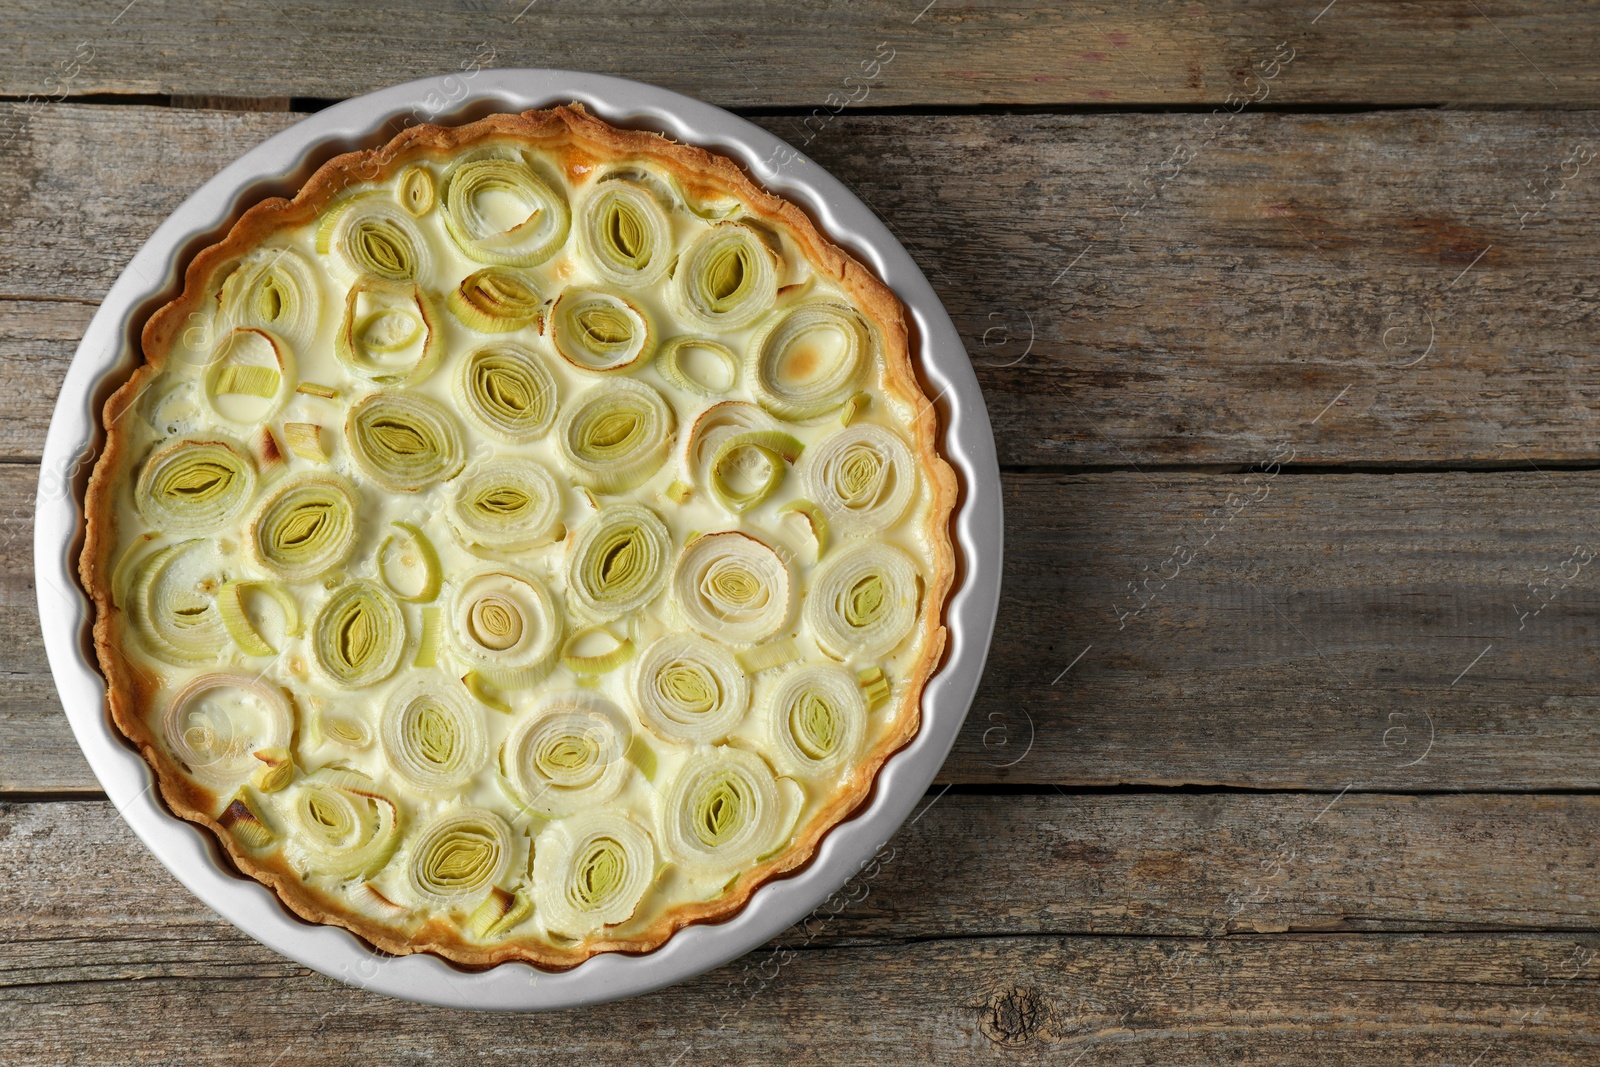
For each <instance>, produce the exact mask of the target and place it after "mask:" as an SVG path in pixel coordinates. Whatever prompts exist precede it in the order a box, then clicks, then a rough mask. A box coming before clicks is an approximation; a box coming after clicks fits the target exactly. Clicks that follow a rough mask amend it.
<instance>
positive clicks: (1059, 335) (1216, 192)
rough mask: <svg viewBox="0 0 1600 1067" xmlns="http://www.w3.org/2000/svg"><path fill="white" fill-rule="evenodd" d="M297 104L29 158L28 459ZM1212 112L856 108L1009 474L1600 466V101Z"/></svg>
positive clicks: (1, 258) (7, 217)
mask: <svg viewBox="0 0 1600 1067" xmlns="http://www.w3.org/2000/svg"><path fill="white" fill-rule="evenodd" d="M3 106H4V107H9V106H11V105H3ZM295 118H296V116H293V115H286V114H282V113H232V112H220V111H178V110H167V109H159V108H135V107H116V108H111V107H78V106H70V107H49V108H45V109H43V110H42V111H40V112H39V113H38V114H37V115H36V116H34V117H33V118H32V120H31V121H30V122H29V123H28V124H27V126H26V128H25V130H24V132H23V134H22V135H21V137H20V138H19V140H18V142H17V144H16V145H14V146H13V149H8V150H7V151H6V152H5V153H0V354H3V355H4V356H6V357H7V359H8V364H14V365H15V366H16V368H17V374H16V376H15V378H14V382H15V385H16V388H15V389H8V390H6V392H5V395H4V396H3V397H0V457H4V458H34V457H37V456H38V454H39V450H40V448H41V445H42V439H43V431H44V427H45V425H46V423H47V421H48V418H49V412H50V408H51V405H52V403H53V401H54V396H55V389H56V383H57V382H58V381H59V378H60V376H61V375H62V374H64V372H65V365H66V362H67V361H68V360H69V359H70V357H71V353H72V351H73V348H74V340H75V338H76V337H77V336H78V335H79V333H81V330H82V328H83V324H84V323H86V321H87V316H88V313H89V311H88V309H87V308H86V307H82V306H74V305H73V304H72V303H70V302H74V301H97V300H98V299H99V298H100V297H101V296H102V295H103V294H104V292H105V290H106V289H107V288H108V287H109V285H110V283H111V282H112V281H113V280H114V279H115V278H116V276H117V274H118V273H119V272H120V271H121V270H122V268H123V266H124V265H125V264H126V262H127V261H128V259H129V258H130V257H131V256H132V254H133V253H134V251H135V250H136V249H137V248H138V246H139V245H140V244H141V243H142V242H143V241H144V239H145V238H146V237H147V236H148V235H149V233H150V232H151V231H152V230H154V228H155V227H156V226H157V225H158V224H159V223H160V222H161V221H162V220H163V219H164V218H165V217H166V216H167V215H168V214H169V213H170V212H171V211H172V210H173V209H174V208H175V207H176V206H177V205H178V204H179V203H180V202H181V201H182V200H183V198H184V197H186V196H187V195H188V194H189V193H190V192H192V191H193V189H194V188H196V187H197V186H198V185H200V184H201V183H202V182H203V181H204V180H205V179H206V178H208V177H210V175H211V174H212V173H214V172H215V171H216V170H218V169H220V168H221V167H222V166H223V165H224V164H226V163H227V162H229V161H230V160H232V159H233V158H234V157H235V156H237V155H238V154H239V153H240V152H242V151H244V150H245V149H247V148H249V147H251V146H252V145H254V144H256V143H257V142H259V141H260V140H262V139H264V138H265V137H266V136H268V135H269V134H271V133H273V132H276V131H277V130H279V129H282V128H283V127H284V126H286V125H288V124H290V123H291V122H293V121H294V120H295ZM762 121H763V122H764V123H765V124H766V125H768V126H769V127H771V128H772V129H774V130H775V131H776V132H778V133H780V134H785V135H788V136H791V137H793V136H795V131H794V129H793V126H794V124H795V123H796V122H798V121H799V120H798V119H792V118H772V119H765V120H762ZM1208 121H1209V119H1208V117H1207V116H1200V115H1100V116H977V117H972V116H968V117H930V116H898V115H897V116H882V117H840V118H838V119H835V120H834V121H833V122H832V123H830V124H829V125H828V126H827V127H826V128H825V129H824V130H823V132H822V134H821V135H820V136H819V137H818V138H817V141H816V142H815V144H814V145H813V146H812V149H811V152H812V155H813V156H814V157H815V159H816V160H817V162H818V163H820V164H821V165H823V166H824V167H826V168H827V169H829V170H830V171H831V172H832V173H834V174H836V175H838V176H839V177H841V178H843V179H844V180H845V181H846V182H848V183H849V184H850V185H851V186H852V187H853V188H854V189H855V190H856V191H857V192H858V193H859V194H860V195H861V196H862V197H863V198H864V199H865V200H866V201H867V203H868V204H870V205H871V206H872V207H873V208H874V209H875V210H876V211H877V212H878V213H879V214H880V215H881V216H882V217H883V218H884V219H885V220H887V221H888V223H889V224H890V226H891V227H892V229H893V230H894V231H895V233H896V234H897V235H898V236H899V237H900V238H901V240H902V241H903V242H904V243H905V244H906V245H907V247H908V248H909V249H910V251H911V252H912V254H913V256H914V257H915V258H916V259H917V260H918V261H919V263H920V264H921V266H922V267H923V269H924V271H925V273H926V274H927V275H928V277H929V279H930V281H932V283H933V285H934V287H935V289H936V290H937V291H938V292H939V295H940V297H941V299H942V300H943V301H944V303H945V306H946V307H947V308H948V309H949V311H950V313H951V315H952V317H953V319H954V321H955V323H956V325H957V327H958V329H959V330H960V332H961V334H962V337H963V338H964V340H965V343H966V346H967V349H968V352H969V353H970V355H971V358H972V360H973V363H974V365H975V367H976V369H977V372H978V375H979V380H980V382H981V384H982V386H983V390H984V394H985V396H986V399H987V403H988V408H989V412H990V416H991V418H992V419H993V421H994V424H995V434H996V441H997V443H998V445H999V449H1000V455H1001V460H1002V462H1003V463H1006V464H1011V465H1073V466H1078V465H1097V466H1098V465H1114V466H1119V467H1127V466H1130V465H1141V466H1142V465H1146V464H1161V465H1174V464H1250V463H1255V462H1257V461H1259V460H1262V459H1264V458H1265V457H1266V456H1267V455H1268V454H1269V453H1270V451H1271V450H1272V448H1273V447H1274V446H1275V445H1276V444H1277V443H1278V442H1279V441H1282V440H1285V439H1290V440H1292V441H1293V444H1294V447H1295V450H1296V451H1295V455H1296V462H1298V463H1312V464H1318V463H1322V464H1341V463H1361V464H1381V465H1396V464H1413V465H1416V464H1426V465H1435V466H1437V465H1448V464H1508V463H1517V462H1522V461H1524V460H1527V461H1532V462H1536V463H1550V462H1586V463H1587V462H1595V461H1597V460H1600V445H1597V443H1596V442H1597V437H1596V435H1595V434H1594V432H1593V413H1594V411H1595V410H1596V409H1597V408H1600V385H1597V384H1596V380H1595V379H1594V376H1593V375H1591V374H1588V373H1587V372H1586V371H1587V368H1589V367H1591V366H1593V365H1594V364H1595V362H1596V361H1597V360H1600V341H1597V337H1596V334H1595V331H1594V330H1593V329H1592V328H1591V326H1592V323H1593V321H1594V319H1595V317H1596V314H1597V312H1600V287H1597V285H1596V283H1595V280H1594V279H1595V278H1596V277H1597V271H1596V269H1595V268H1596V252H1595V249H1594V243H1593V240H1592V234H1593V232H1594V229H1595V225H1596V222H1597V221H1600V194H1597V191H1596V190H1597V188H1600V187H1597V186H1595V184H1594V179H1595V177H1596V175H1595V171H1594V168H1595V166H1597V165H1600V134H1596V133H1595V132H1594V131H1595V122H1596V115H1594V114H1591V113H1587V112H1563V113H1556V112H1547V113H1539V114H1528V113H1455V114H1449V113H1443V114H1441V113H1423V112H1403V113H1375V114H1358V115H1341V116H1326V115H1324V116H1303V115H1287V114H1251V113H1248V112H1246V113H1245V114H1242V115H1240V116H1238V117H1237V118H1235V119H1233V120H1232V121H1231V122H1228V123H1226V124H1224V125H1219V126H1216V127H1214V128H1213V129H1211V130H1208V129H1207V123H1208ZM1174 153H1186V155H1182V156H1180V157H1179V158H1184V159H1190V161H1189V162H1187V163H1186V164H1184V165H1182V166H1181V167H1180V166H1179V164H1178V163H1176V162H1173V158H1174ZM1191 157H1192V158H1191ZM1580 160H1589V161H1590V162H1589V163H1587V164H1583V163H1580V162H1579V161H1580ZM1164 163H1165V164H1167V166H1166V167H1165V168H1163V166H1162V165H1163V164H1164ZM805 165H806V164H797V166H805ZM1175 169H1176V170H1177V173H1176V174H1174V173H1173V171H1174V170H1175ZM1567 175H1571V177H1570V179H1569V178H1568V177H1567ZM1544 186H1548V188H1544ZM1135 212H1136V213H1135ZM1080 256H1081V258H1080ZM1069 267H1070V268H1071V269H1070V270H1069V269H1067V268H1069ZM1063 272H1065V273H1063ZM3 297H13V298H17V299H3ZM60 301H68V302H69V303H66V304H61V303H59V302H60ZM1330 405H1331V407H1330Z"/></svg>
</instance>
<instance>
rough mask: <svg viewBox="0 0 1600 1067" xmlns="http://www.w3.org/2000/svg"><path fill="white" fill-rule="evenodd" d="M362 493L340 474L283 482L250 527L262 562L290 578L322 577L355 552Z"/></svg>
mask: <svg viewBox="0 0 1600 1067" xmlns="http://www.w3.org/2000/svg"><path fill="white" fill-rule="evenodd" d="M359 510H360V497H359V496H358V495H357V493H356V489H355V486H353V485H351V484H350V483H349V481H347V480H346V479H344V478H341V477H339V476H338V475H337V474H302V475H298V476H296V477H292V478H288V479H286V480H284V481H282V482H280V483H279V484H278V486H277V487H276V488H275V489H274V490H273V492H272V493H271V495H269V496H268V497H266V498H265V499H264V500H262V502H261V504H260V506H259V507H257V508H256V511H255V514H254V515H253V516H252V517H251V518H250V521H249V522H248V523H247V524H246V527H245V544H246V545H247V547H248V548H249V552H250V557H251V559H253V560H254V561H255V562H256V563H257V564H258V565H259V566H261V567H263V568H265V569H266V570H267V571H269V572H271V573H272V574H274V575H276V576H277V577H279V578H281V579H283V580H284V581H286V582H308V581H314V580H315V579H317V578H321V577H322V576H323V575H325V574H327V573H328V572H330V571H332V570H333V569H334V568H336V567H339V566H341V565H343V564H344V562H345V561H346V560H348V559H349V558H350V554H351V552H353V551H354V550H355V546H356V538H357V535H358V533H359V531H358V530H357V527H356V514H357V512H358V511H359Z"/></svg>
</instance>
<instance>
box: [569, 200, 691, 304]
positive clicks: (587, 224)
mask: <svg viewBox="0 0 1600 1067" xmlns="http://www.w3.org/2000/svg"><path fill="white" fill-rule="evenodd" d="M577 235H578V247H579V249H580V255H581V256H582V257H583V262H584V263H586V264H587V265H588V266H589V267H590V268H591V269H592V270H593V271H594V272H595V274H596V275H597V276H598V277H599V278H600V279H601V280H602V281H604V282H605V283H606V284H608V285H616V286H621V287H623V288H628V289H640V288H643V287H645V286H648V285H654V284H655V283H656V282H657V281H659V280H660V279H661V276H662V275H664V274H665V273H666V272H667V267H668V266H670V265H671V263H672V259H673V247H672V224H671V222H670V221H669V220H668V218H667V213H666V212H665V211H663V210H662V208H661V202H660V201H659V200H657V199H656V197H655V194H653V193H651V192H650V191H649V190H648V189H645V188H644V187H642V186H639V185H635V184H633V183H632V182H626V181H618V180H615V179H613V180H608V181H602V182H600V183H598V184H597V185H596V187H595V190H594V192H593V193H591V194H590V195H589V198H588V199H587V200H586V201H584V204H583V207H582V208H581V209H580V212H579V218H578V228H577Z"/></svg>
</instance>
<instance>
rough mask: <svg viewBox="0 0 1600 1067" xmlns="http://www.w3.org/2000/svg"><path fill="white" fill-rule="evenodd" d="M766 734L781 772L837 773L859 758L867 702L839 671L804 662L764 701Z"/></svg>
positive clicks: (850, 679)
mask: <svg viewBox="0 0 1600 1067" xmlns="http://www.w3.org/2000/svg"><path fill="white" fill-rule="evenodd" d="M765 718H766V735H767V739H768V741H769V743H770V744H771V746H772V747H771V750H770V751H771V752H772V753H773V754H774V756H776V758H777V763H778V765H779V767H781V768H782V769H783V770H785V771H787V772H789V773H791V774H795V775H798V776H800V777H803V778H817V777H821V776H823V775H826V774H831V773H833V772H834V771H837V770H839V769H841V768H842V767H844V766H846V765H847V764H850V763H852V762H854V761H855V760H856V759H857V757H858V756H859V755H860V752H861V746H862V742H863V740H864V739H865V738H866V733H867V702H866V699H865V697H864V696H863V694H862V691H861V686H860V685H858V684H857V682H856V678H855V676H854V675H853V674H851V673H850V672H849V671H847V670H845V669H844V668H843V667H836V666H833V665H831V664H823V663H808V664H806V665H804V666H800V667H795V668H793V669H791V670H788V671H785V672H784V673H783V675H782V676H780V677H779V678H778V684H777V686H776V687H775V688H774V689H773V690H772V692H771V694H769V695H768V697H767V701H766V711H765Z"/></svg>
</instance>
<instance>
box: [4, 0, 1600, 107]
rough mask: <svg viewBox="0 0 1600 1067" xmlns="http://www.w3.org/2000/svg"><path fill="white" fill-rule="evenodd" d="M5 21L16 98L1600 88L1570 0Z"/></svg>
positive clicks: (403, 8)
mask: <svg viewBox="0 0 1600 1067" xmlns="http://www.w3.org/2000/svg"><path fill="white" fill-rule="evenodd" d="M0 29H3V31H4V33H5V36H6V38H7V39H8V40H12V41H15V42H16V43H17V45H18V47H17V48H15V49H14V50H13V52H12V56H13V59H14V62H13V63H12V64H9V65H8V67H7V69H6V70H5V71H4V73H3V75H0V93H5V94H8V95H16V96H23V95H26V94H29V93H36V94H40V95H43V96H55V95H58V94H60V93H62V92H68V93H105V92H121V93H184V94H214V95H226V96H259V95H280V96H313V97H343V96H350V95H354V94H356V93H361V92H366V91H369V90H371V89H375V88H378V87H381V86H384V85H388V84H393V83H396V82H402V81H408V80H410V79H412V78H415V77H418V76H421V75H423V74H429V73H452V72H454V73H457V74H460V75H464V74H470V73H472V72H473V71H474V70H475V69H477V67H479V66H503V67H517V66H522V67H541V66H544V67H566V68H569V69H577V70H595V71H601V72H606V73H614V74H622V75H625V76H627V77H632V78H639V79H643V80H645V81H650V82H655V83H658V84H661V85H665V86H668V87H670V88H673V89H678V90H680V91H683V92H688V93H693V94H695V95H698V96H702V97H705V98H707V99H710V100H713V101H715V102H717V103H719V104H723V105H725V106H730V105H740V106H746V107H750V106H755V107H760V106H764V105H774V104H781V105H798V106H806V107H809V106H813V105H817V106H822V105H826V106H839V105H843V104H844V103H847V102H851V101H854V102H858V103H862V104H867V105H881V104H887V105H915V104H999V103H1026V104H1041V103H1068V104H1091V105H1104V104H1133V103H1160V104H1193V103H1220V102H1222V101H1223V100H1224V99H1225V97H1226V95H1227V94H1228V93H1229V92H1230V91H1235V92H1238V93H1239V94H1240V95H1241V96H1244V95H1247V94H1249V93H1252V92H1258V91H1259V89H1260V83H1259V82H1256V81H1250V80H1247V79H1248V78H1249V76H1250V75H1251V73H1252V69H1255V70H1257V71H1259V69H1260V68H1259V67H1257V66H1256V65H1257V64H1259V63H1261V62H1262V61H1263V60H1265V59H1268V58H1270V57H1271V56H1272V55H1273V52H1274V49H1275V48H1276V47H1277V46H1278V44H1279V42H1289V43H1290V44H1291V45H1292V46H1293V47H1295V48H1297V49H1298V50H1299V51H1298V54H1297V56H1296V58H1295V60H1294V63H1293V65H1292V66H1290V67H1289V68H1288V69H1287V70H1286V71H1285V72H1284V73H1283V74H1281V75H1280V76H1279V77H1278V78H1276V79H1275V80H1273V81H1271V82H1269V83H1267V84H1268V87H1269V88H1270V90H1271V96H1270V97H1269V99H1270V100H1272V101H1274V102H1278V101H1282V102H1287V103H1322V102H1335V103H1342V102H1348V101H1377V102H1389V103H1407V104H1418V103H1441V102H1442V103H1456V104H1481V103H1496V104H1508V103H1521V104H1535V105H1544V104H1553V103H1572V102H1586V101H1588V100H1591V99H1593V97H1594V93H1595V89H1596V88H1597V85H1600V82H1597V78H1596V73H1595V71H1594V68H1593V65H1592V64H1591V63H1588V62H1587V59H1588V58H1589V56H1588V52H1587V51H1586V49H1587V46H1588V44H1589V43H1590V41H1591V39H1592V36H1593V16H1592V14H1591V13H1590V12H1589V11H1587V10H1586V9H1584V8H1582V7H1576V8H1575V7H1573V6H1571V5H1564V4H1560V3H1556V2H1554V0H1535V2H1526V0H1524V2H1520V3H1516V4H1510V3H1485V4H1475V3H1471V2H1460V0H1457V2H1450V3H1405V4H1387V3H1385V4H1379V3H1370V2H1362V0H1344V2H1343V3H1336V4H1327V5H1326V6H1324V5H1323V4H1320V3H1316V4H1305V5H1292V6H1285V5H1282V4H1274V3H1271V2H1270V0H1229V2H1226V3H1214V4H1207V5H1197V4H1190V5H1180V4H1175V3H1171V2H1167V0H1140V2H1137V3H1127V4H1098V3H1097V4H1066V5H1060V6H1056V5H1048V4H1036V3H1015V2H1006V0H986V2H982V3H964V4H951V3H948V2H941V0H933V2H924V0H909V2H906V0H892V2H890V0H872V2H867V3H854V4H848V5H819V4H799V5H796V4H776V3H761V4H736V3H727V2H718V3H710V4H706V3H686V4H677V3H674V4H669V5H661V6H654V5H652V6H648V7H643V8H641V7H639V6H637V5H632V4H623V3H617V2H610V3H577V2H573V0H546V2H543V3H538V2H537V0H536V2H534V3H528V2H527V0H457V2H456V3H453V4H448V5H438V4H423V3H420V2H418V0H412V2H410V3H405V4H399V5H390V6H387V7H384V8H382V9H375V8H371V7H368V6H364V5H361V4H358V3H354V2H350V0H344V2H341V3H337V4H331V5H318V6H317V7H315V8H306V9H303V10H302V9H299V8H297V7H295V6H293V5H291V6H289V7H287V8H285V7H284V6H282V5H278V4H269V5H266V6H260V5H250V4H244V3H239V2H230V3H224V4H218V5H214V6H212V7H208V8H207V11H206V13H205V14H204V15H203V16H198V17H197V16H196V14H195V13H194V11H193V9H192V8H190V7H187V6H185V5H182V4H177V3H172V2H170V0H143V2H136V3H134V4H125V0H96V2H93V3H88V4H83V5H79V6H75V7H73V8H72V9H71V10H68V11H62V10H60V9H59V8H58V7H56V6H54V5H51V4H48V3H44V2H41V0H27V2H23V3H13V4H10V5H8V7H7V10H6V12H5V16H4V18H3V20H0ZM240 56H250V57H251V61H250V62H249V63H241V62H240V58H239V57H240ZM351 57H359V60H358V61H352V59H351ZM886 57H889V59H890V61H889V62H882V61H883V60H884V59H885V58H886ZM874 59H876V60H878V61H879V65H878V66H877V67H871V66H864V64H866V63H868V62H869V61H873V60H874ZM830 94H834V95H833V96H831V97H830Z"/></svg>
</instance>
